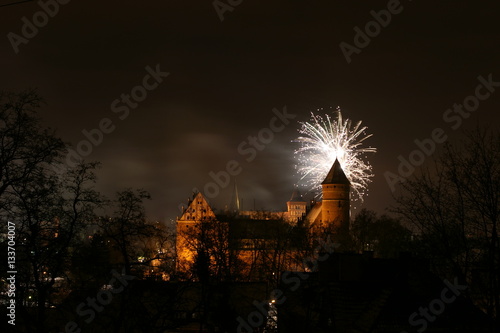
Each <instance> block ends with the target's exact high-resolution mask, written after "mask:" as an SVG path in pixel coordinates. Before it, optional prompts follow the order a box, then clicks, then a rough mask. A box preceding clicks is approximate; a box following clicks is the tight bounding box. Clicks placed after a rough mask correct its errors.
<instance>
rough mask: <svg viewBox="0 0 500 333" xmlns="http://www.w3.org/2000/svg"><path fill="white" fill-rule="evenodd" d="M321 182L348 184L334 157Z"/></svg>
mask: <svg viewBox="0 0 500 333" xmlns="http://www.w3.org/2000/svg"><path fill="white" fill-rule="evenodd" d="M321 184H347V185H349V184H350V182H349V179H347V177H346V175H345V173H344V170H342V167H341V166H340V162H339V160H338V159H335V163H333V166H332V168H331V169H330V171H329V172H328V174H327V175H326V178H325V180H324V181H323V182H322V183H321Z"/></svg>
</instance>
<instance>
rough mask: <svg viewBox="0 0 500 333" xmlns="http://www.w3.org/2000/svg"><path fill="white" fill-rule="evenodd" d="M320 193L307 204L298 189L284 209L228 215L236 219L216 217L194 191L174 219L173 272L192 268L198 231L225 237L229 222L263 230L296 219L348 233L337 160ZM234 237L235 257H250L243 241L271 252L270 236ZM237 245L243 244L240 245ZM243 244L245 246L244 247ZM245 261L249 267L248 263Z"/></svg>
mask: <svg viewBox="0 0 500 333" xmlns="http://www.w3.org/2000/svg"><path fill="white" fill-rule="evenodd" d="M322 192H323V199H322V201H319V202H315V203H313V204H312V205H311V206H310V207H307V202H306V201H305V200H304V199H303V198H302V196H301V195H300V193H299V191H297V190H295V191H294V192H293V194H292V197H291V198H290V200H289V201H288V202H287V211H284V212H263V211H239V212H237V215H236V216H232V217H231V219H232V220H235V221H236V222H229V220H227V221H226V220H225V219H226V218H227V216H217V215H216V214H215V213H214V211H213V209H212V208H211V207H210V205H209V203H208V202H207V200H206V199H205V198H204V196H203V195H202V194H201V193H197V194H195V195H194V196H193V198H192V199H191V200H189V202H188V206H187V208H186V209H184V211H183V213H182V215H181V217H180V218H178V219H177V240H176V251H177V265H176V266H177V271H178V272H179V273H186V272H189V271H190V270H191V269H192V267H193V264H194V262H195V260H196V255H197V252H198V253H199V249H201V248H202V247H201V245H202V244H199V242H200V239H201V238H200V236H202V235H201V234H200V233H209V232H212V233H213V232H217V233H218V234H219V235H218V236H217V237H218V238H220V237H221V236H220V235H224V236H223V237H229V235H230V234H231V228H232V227H231V226H232V225H233V226H239V227H241V225H242V224H243V223H247V224H248V225H252V224H253V225H254V226H256V225H261V226H263V228H261V229H265V224H266V223H268V224H269V227H271V225H272V223H273V221H285V223H288V224H291V225H296V224H297V223H298V222H299V221H303V222H304V223H305V224H306V225H307V226H309V227H310V228H311V230H315V231H319V232H332V233H340V232H348V230H349V219H350V199H349V192H350V183H349V180H348V179H347V177H346V175H345V173H344V171H343V170H342V167H341V166H340V163H339V162H338V161H337V160H336V161H335V163H334V164H333V166H332V168H331V169H330V171H329V172H328V174H327V176H326V178H325V180H324V181H323V183H322ZM252 221H255V222H252ZM212 226H217V228H213V227H212ZM216 229H217V230H216ZM221 229H222V230H221ZM235 233H236V232H235ZM235 233H233V235H234V234H235ZM334 236H335V235H334ZM238 237H239V238H241V239H240V242H239V243H240V245H239V249H238V257H239V258H240V259H241V260H243V261H245V262H246V261H250V260H252V258H253V256H252V254H251V253H250V252H251V251H250V249H251V248H252V246H250V245H249V244H247V243H261V244H268V245H267V246H266V248H269V251H272V244H273V242H272V239H269V237H266V235H262V234H261V239H256V238H253V239H247V238H246V237H247V236H245V235H241V236H238ZM225 242H226V243H227V244H225V245H224V246H223V247H221V248H224V249H226V248H227V249H231V244H230V242H229V240H226V241H225ZM241 244H243V245H244V246H243V247H241ZM269 244H271V246H269ZM219 245H220V244H219ZM245 245H249V246H248V247H245ZM197 249H198V250H197ZM247 249H248V250H247ZM212 250H213V249H206V251H207V253H211V252H210V251H212ZM209 256H211V257H210V258H209V259H210V260H216V259H217V258H216V257H218V256H217V254H216V253H215V254H213V255H209ZM212 257H213V258H212ZM226 257H229V256H226ZM219 260H220V259H219ZM247 264H248V265H249V266H251V265H250V263H247Z"/></svg>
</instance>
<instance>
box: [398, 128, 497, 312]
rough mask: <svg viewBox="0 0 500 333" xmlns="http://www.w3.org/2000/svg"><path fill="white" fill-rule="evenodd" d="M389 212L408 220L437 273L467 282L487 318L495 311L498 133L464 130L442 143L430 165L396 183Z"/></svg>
mask: <svg viewBox="0 0 500 333" xmlns="http://www.w3.org/2000/svg"><path fill="white" fill-rule="evenodd" d="M401 187H402V192H401V194H400V195H399V196H398V197H397V202H398V206H397V207H396V209H395V211H396V212H397V213H399V214H400V216H401V217H403V218H404V219H405V220H407V221H408V222H410V223H411V224H412V225H413V227H414V228H415V231H416V232H417V233H418V237H419V244H420V248H419V250H420V251H421V252H422V253H423V254H425V255H426V256H428V257H429V258H431V259H432V263H433V265H434V269H435V271H436V272H438V273H439V274H440V275H441V276H445V277H450V276H451V277H453V276H456V277H458V278H459V280H460V281H461V282H462V283H464V282H466V283H467V284H469V286H470V288H469V289H468V291H469V292H470V295H471V296H472V297H473V299H474V300H475V301H476V303H477V304H479V305H480V306H481V307H482V308H483V309H484V310H485V311H486V312H487V313H488V314H489V315H490V316H491V317H498V314H499V311H500V302H499V298H500V288H499V286H500V271H499V270H500V248H499V244H498V233H499V230H498V221H499V213H500V136H499V134H498V133H496V132H488V131H486V130H479V129H478V130H475V131H472V132H467V133H466V136H465V140H464V141H463V142H462V143H461V144H456V145H447V146H446V147H445V149H444V151H443V153H442V154H441V155H440V156H439V157H437V158H435V159H434V167H433V168H432V169H431V168H429V169H425V170H423V171H422V172H421V173H420V174H419V175H416V176H415V177H414V178H412V179H410V180H407V181H406V182H404V183H403V184H402V186H401Z"/></svg>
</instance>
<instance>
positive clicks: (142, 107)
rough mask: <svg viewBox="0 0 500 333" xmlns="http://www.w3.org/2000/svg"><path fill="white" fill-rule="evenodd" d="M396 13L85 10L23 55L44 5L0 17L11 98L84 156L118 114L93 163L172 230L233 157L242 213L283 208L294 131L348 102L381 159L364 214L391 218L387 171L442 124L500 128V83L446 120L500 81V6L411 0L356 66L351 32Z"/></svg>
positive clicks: (109, 187)
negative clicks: (270, 130) (136, 96)
mask: <svg viewBox="0 0 500 333" xmlns="http://www.w3.org/2000/svg"><path fill="white" fill-rule="evenodd" d="M226 1H228V2H229V0H226ZM9 2H12V1H9V0H4V1H0V4H7V3H9ZM42 2H43V1H42ZM49 2H53V0H52V1H49ZM231 2H232V3H233V4H237V3H239V2H240V1H236V0H232V1H231ZM224 3H226V2H225V1H224ZM390 3H392V4H391V5H390V6H393V5H394V4H395V2H393V1H390ZM387 7H388V2H387V1H353V0H343V1H336V0H328V1H326V0H325V1H297V0H293V1H250V0H243V1H241V4H239V5H237V6H234V7H233V8H232V11H226V12H224V13H223V17H224V20H223V21H221V20H220V17H219V15H218V13H217V11H216V10H215V8H214V5H213V3H212V1H95V0H87V1H78V0H73V1H70V2H68V3H67V4H64V5H62V4H61V5H59V11H58V13H57V14H56V15H54V17H51V18H49V19H48V21H47V22H43V21H42V23H41V24H40V27H39V28H38V33H36V34H34V36H32V37H30V38H27V39H26V40H25V41H26V42H27V43H20V44H18V45H17V46H16V47H13V44H12V42H11V41H10V40H9V37H8V35H9V33H11V32H12V33H14V34H16V35H18V36H21V37H22V36H23V34H22V27H23V24H25V23H24V22H23V20H22V18H23V17H26V18H27V21H29V22H33V15H35V16H36V17H37V18H38V19H40V20H43V15H41V14H39V15H36V13H37V12H39V11H40V10H42V9H41V7H40V5H39V4H38V3H37V2H28V3H22V4H18V5H14V6H5V7H0V15H1V18H2V19H1V20H0V29H1V33H2V35H3V37H2V39H1V44H0V47H1V53H0V56H1V80H2V81H1V83H2V84H1V89H4V90H10V91H20V90H23V89H26V88H30V87H33V88H37V89H38V92H39V93H40V95H41V96H43V97H44V98H45V99H46V101H47V105H46V106H45V107H44V108H43V109H42V110H41V112H40V115H41V117H42V118H43V120H44V123H45V125H47V126H50V127H53V128H56V129H57V133H58V135H59V136H61V137H62V138H63V139H64V140H65V141H68V142H71V143H72V144H73V145H75V146H76V145H77V144H78V143H79V142H80V141H81V140H85V136H84V134H83V133H82V131H83V130H87V131H91V130H92V129H94V128H97V127H98V126H99V124H100V122H101V121H102V119H104V118H108V119H109V120H110V121H111V123H110V124H109V123H108V125H107V126H108V128H110V127H113V128H114V130H113V131H112V132H110V133H105V134H103V138H102V142H101V143H100V144H98V145H95V146H93V147H92V152H91V153H90V154H89V155H88V156H87V157H86V158H87V159H88V160H98V161H101V162H102V168H101V169H100V170H99V173H98V175H99V189H100V190H101V191H102V192H103V193H104V194H106V195H109V196H111V195H113V193H114V192H116V191H118V190H121V189H124V188H126V187H133V188H144V189H145V190H147V191H149V192H150V193H151V195H152V201H150V202H148V203H147V214H148V216H149V217H151V218H158V219H161V220H163V221H170V220H171V219H175V216H176V215H179V211H178V206H179V204H181V203H185V202H186V200H187V198H188V197H189V196H190V195H191V194H192V190H193V188H195V187H197V188H199V189H203V187H204V185H205V184H207V182H210V181H211V179H210V177H209V172H211V171H213V172H219V171H221V170H224V169H225V168H226V164H227V163H228V161H231V160H236V161H238V162H239V164H240V167H241V168H242V171H241V173H240V174H239V175H238V177H237V181H238V187H239V190H240V197H241V198H243V208H244V209H251V208H253V201H254V199H255V205H256V208H257V209H284V208H285V202H286V200H288V199H289V197H290V195H291V192H292V190H293V186H294V183H296V182H297V181H298V176H297V175H296V172H295V163H296V160H295V157H294V154H293V152H294V150H295V149H296V148H297V147H298V146H297V144H296V143H293V142H292V140H293V139H294V138H296V137H297V136H298V132H297V129H298V128H299V125H298V123H297V121H307V120H309V117H310V111H316V110H317V109H321V108H323V111H324V112H331V111H332V110H334V109H335V108H336V107H337V106H340V107H341V108H342V111H343V115H344V117H348V118H350V119H352V120H354V121H357V120H362V121H363V125H366V126H368V132H369V133H372V134H373V137H372V138H370V139H368V140H367V141H366V143H367V145H371V146H373V147H376V148H377V149H378V152H377V153H376V154H374V155H370V156H369V160H370V162H371V164H372V165H373V169H374V173H375V178H374V181H373V182H372V183H371V185H370V187H369V196H368V197H366V198H365V202H364V203H363V205H362V206H360V207H366V208H368V209H372V210H375V211H377V212H379V213H384V212H385V209H386V208H387V207H388V206H390V205H391V204H392V198H391V189H390V187H389V185H388V183H387V182H386V180H385V178H384V173H385V172H387V171H390V172H393V173H397V169H398V164H399V161H398V156H399V155H402V156H404V157H405V158H407V157H408V155H409V154H410V153H411V152H412V151H413V150H415V149H416V147H417V146H416V144H415V143H414V140H415V139H419V140H422V139H426V138H429V137H431V133H432V131H433V130H434V129H436V128H442V129H443V131H444V133H445V135H447V136H448V137H449V139H448V141H450V142H454V141H455V140H456V139H459V138H460V136H462V135H463V133H462V131H463V130H466V129H471V128H474V127H476V126H477V125H480V126H489V127H490V128H491V129H494V130H498V121H499V119H500V116H499V112H498V111H499V106H500V87H497V88H495V87H492V88H491V89H492V90H493V89H497V91H496V92H494V91H488V90H487V89H486V88H484V87H483V89H482V90H480V92H481V93H482V94H483V95H482V96H484V95H485V94H486V93H489V96H488V97H487V98H484V100H482V101H480V103H479V106H478V107H477V110H476V111H474V112H472V113H471V115H470V117H468V118H466V119H462V118H463V117H461V116H460V118H457V117H458V114H455V113H454V114H451V113H449V114H448V116H449V119H448V121H445V120H444V119H443V116H444V115H445V114H446V112H447V109H449V108H452V107H453V104H454V103H463V102H464V99H466V98H467V97H468V96H474V95H475V93H476V92H475V91H476V87H477V86H478V85H479V84H480V83H481V82H480V81H479V80H478V77H479V76H483V77H484V78H485V79H487V78H488V76H489V75H490V74H491V75H492V80H493V81H495V82H500V66H499V59H500V46H499V43H500V24H499V23H498V17H499V7H500V6H499V5H498V4H497V3H496V2H495V1H460V0H446V1H419V0H413V1H402V2H401V4H400V5H399V6H397V7H394V8H395V9H394V8H393V9H394V11H397V12H398V13H393V14H392V15H391V21H390V23H389V24H387V25H386V27H381V28H380V31H379V32H378V33H376V32H374V33H372V34H374V36H373V37H370V41H369V43H367V45H366V46H364V47H362V48H358V53H352V54H351V59H350V60H351V61H350V63H348V62H347V61H346V57H345V56H344V54H343V52H342V50H341V48H340V46H339V44H340V43H342V42H345V43H348V44H350V45H352V46H353V47H354V46H355V43H354V38H355V35H356V31H355V30H354V28H355V27H359V29H361V30H362V31H364V30H365V25H366V24H367V23H369V22H370V21H373V20H374V17H373V14H371V11H372V10H373V11H375V12H379V11H380V10H385V9H387ZM391 8H392V7H391ZM43 23H46V24H43ZM372 26H373V25H372ZM12 36H13V35H11V39H12ZM15 48H17V51H18V52H17V53H16V50H15ZM148 66H149V68H150V71H152V70H155V69H156V67H157V66H159V70H160V71H161V72H164V73H165V72H168V73H169V75H168V76H166V74H163V75H164V77H161V78H160V79H161V80H162V82H161V83H159V84H155V81H154V80H153V79H151V80H149V81H148V82H147V83H148V84H149V86H150V87H151V88H152V87H153V86H157V87H155V88H152V89H151V90H150V91H147V97H145V99H144V100H143V101H141V102H139V103H138V105H136V106H135V107H134V108H132V107H126V104H125V103H124V102H121V101H120V99H121V95H122V94H130V93H131V91H132V90H133V88H134V87H136V86H142V85H143V78H144V77H145V75H147V74H148V70H147V69H146V67H148ZM498 85H500V83H499V84H497V86H498ZM137 91H139V90H137ZM117 99H118V100H119V101H118V102H119V103H118V104H115V106H114V108H113V107H112V104H113V102H114V101H115V100H117ZM469 100H470V99H469ZM284 106H286V109H287V112H288V113H289V114H293V115H296V117H295V118H294V119H292V120H291V121H290V123H289V124H288V125H286V126H285V128H284V129H283V130H282V131H280V132H277V133H275V134H274V139H273V140H272V141H271V142H270V143H269V144H267V145H266V146H265V149H263V150H262V151H258V153H257V155H256V156H255V158H254V159H253V160H252V161H251V162H248V161H246V158H247V157H248V155H242V154H240V153H239V152H238V146H239V145H240V144H241V143H242V142H244V141H248V136H249V135H256V134H257V133H259V131H260V130H261V129H262V128H265V127H269V122H270V120H271V119H272V118H273V117H274V116H275V114H274V113H273V109H274V108H276V109H277V110H280V111H281V110H283V107H284ZM119 107H122V109H121V111H119V112H118V109H117V108H119ZM123 107H124V108H125V109H127V108H128V111H129V112H128V115H126V111H125V109H124V108H123ZM114 111H117V112H114ZM120 117H122V118H123V119H120ZM451 117H454V118H451ZM452 119H454V120H452ZM459 119H461V120H459ZM459 121H461V123H459ZM452 126H454V127H456V129H453V128H452ZM438 146H442V145H441V144H439V145H438ZM429 161H430V159H427V160H426V162H429ZM231 192H232V186H229V187H227V188H225V189H221V193H220V195H218V196H217V197H215V198H214V199H212V200H211V202H212V203H213V204H214V206H215V207H218V208H223V207H224V205H225V204H228V203H229V201H230V198H231ZM358 209H359V208H358Z"/></svg>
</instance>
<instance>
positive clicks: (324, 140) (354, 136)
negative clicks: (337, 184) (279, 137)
mask: <svg viewBox="0 0 500 333" xmlns="http://www.w3.org/2000/svg"><path fill="white" fill-rule="evenodd" d="M299 123H300V125H301V128H300V129H299V133H300V136H299V137H298V138H297V139H296V140H294V141H295V142H299V143H300V144H301V147H300V148H298V149H297V150H296V151H295V154H296V155H297V156H298V161H299V165H298V172H299V174H300V175H301V181H305V183H306V185H307V186H308V187H309V188H310V190H314V191H315V190H320V189H321V182H322V181H323V180H324V179H325V177H326V175H327V173H328V171H329V170H330V168H331V167H332V165H333V163H334V162H335V159H338V160H339V162H340V165H341V167H342V169H343V170H344V173H345V175H346V177H347V178H348V179H349V181H350V182H351V189H352V190H353V191H352V197H351V198H352V199H353V200H357V199H359V200H361V201H363V196H364V195H365V192H366V190H367V186H368V184H369V183H370V182H371V178H372V177H373V172H372V166H371V165H370V163H369V162H368V161H367V160H366V156H365V154H366V153H374V152H376V151H377V150H376V148H372V147H367V148H364V147H362V145H363V142H364V141H365V140H366V139H368V138H369V137H371V136H372V134H366V129H367V127H366V126H361V121H358V122H357V123H355V124H353V123H352V122H351V120H349V119H346V120H343V119H342V113H341V112H340V109H339V108H337V111H335V113H334V117H333V119H332V117H330V116H329V115H327V114H325V115H324V118H323V117H322V116H321V115H315V114H314V113H312V112H311V121H310V122H299ZM317 192H318V193H321V191H317Z"/></svg>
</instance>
